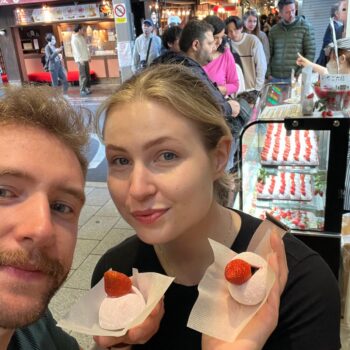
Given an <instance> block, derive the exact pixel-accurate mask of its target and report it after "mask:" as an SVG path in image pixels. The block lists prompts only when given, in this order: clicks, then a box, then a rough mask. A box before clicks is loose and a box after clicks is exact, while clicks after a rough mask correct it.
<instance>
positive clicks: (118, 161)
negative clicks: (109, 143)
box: [112, 158, 129, 165]
mask: <svg viewBox="0 0 350 350" xmlns="http://www.w3.org/2000/svg"><path fill="white" fill-rule="evenodd" d="M112 163H113V164H116V165H128V164H129V160H128V159H126V158H114V159H113V160H112Z"/></svg>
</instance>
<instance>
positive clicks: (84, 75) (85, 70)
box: [78, 61, 91, 92]
mask: <svg viewBox="0 0 350 350" xmlns="http://www.w3.org/2000/svg"><path fill="white" fill-rule="evenodd" d="M78 66H79V85H80V91H81V92H82V91H86V89H88V88H90V86H91V77H90V65H89V62H88V61H85V62H83V63H80V62H78Z"/></svg>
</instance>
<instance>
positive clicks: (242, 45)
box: [225, 16, 267, 91]
mask: <svg viewBox="0 0 350 350" xmlns="http://www.w3.org/2000/svg"><path fill="white" fill-rule="evenodd" d="M225 23H226V34H227V36H228V37H229V38H230V39H231V40H230V45H231V46H232V48H233V49H234V50H235V51H236V52H237V53H238V54H239V56H240V58H241V61H242V66H243V72H244V79H245V87H246V89H247V90H256V91H260V90H261V89H262V88H263V86H264V83H265V75H266V70H267V63H266V57H265V54H264V48H263V46H262V44H261V42H260V40H259V39H258V37H256V36H255V35H251V34H247V33H243V27H244V24H243V21H242V20H241V19H240V18H239V17H237V16H230V17H228V18H227V19H226V20H225Z"/></svg>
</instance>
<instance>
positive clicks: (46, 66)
mask: <svg viewBox="0 0 350 350" xmlns="http://www.w3.org/2000/svg"><path fill="white" fill-rule="evenodd" d="M40 61H41V64H42V65H43V67H44V70H45V72H47V71H48V70H49V67H48V63H49V62H48V61H46V55H45V54H44V55H42V56H41V57H40Z"/></svg>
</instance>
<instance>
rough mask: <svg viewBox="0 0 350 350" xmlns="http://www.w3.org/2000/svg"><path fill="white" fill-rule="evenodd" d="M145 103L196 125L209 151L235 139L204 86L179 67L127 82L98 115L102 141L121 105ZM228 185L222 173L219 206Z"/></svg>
mask: <svg viewBox="0 0 350 350" xmlns="http://www.w3.org/2000/svg"><path fill="white" fill-rule="evenodd" d="M143 100H151V101H155V102H157V103H159V104H162V105H165V106H167V107H169V108H171V109H173V110H174V111H176V112H177V113H179V114H180V115H182V116H183V117H184V118H186V119H188V120H190V121H191V122H192V123H194V124H195V125H196V127H197V129H198V131H199V133H200V135H201V137H202V140H203V145H204V147H205V148H206V149H207V150H208V151H209V150H212V149H215V147H216V146H217V145H218V142H219V141H220V139H221V138H222V137H223V136H228V137H230V138H231V137H232V136H231V131H230V129H229V127H228V126H227V124H226V121H225V119H224V116H223V115H222V112H221V108H220V107H219V106H218V104H217V103H216V100H215V98H214V97H213V96H212V93H211V92H210V91H209V89H208V87H207V86H206V85H205V83H203V82H202V80H201V79H200V78H199V77H198V76H196V75H194V74H193V73H192V72H191V70H190V69H189V68H187V67H185V66H182V65H177V64H170V65H166V64H162V65H156V66H154V67H150V68H148V69H146V70H144V71H143V72H142V73H141V74H138V75H135V76H133V77H132V78H131V79H130V80H128V81H126V82H124V83H123V84H122V85H121V86H120V87H119V89H118V90H117V91H116V93H114V94H113V95H111V96H110V97H109V98H108V99H107V100H106V101H105V102H104V103H103V104H102V105H101V107H100V109H99V111H98V112H97V118H96V121H95V126H96V128H97V130H99V135H100V137H101V138H102V139H103V134H104V127H105V125H106V120H107V118H109V117H110V115H111V113H112V112H113V113H118V107H119V106H121V105H124V104H130V103H132V102H133V101H143ZM104 111H105V112H106V113H105V115H106V117H105V121H104V123H103V128H102V131H101V130H100V127H99V125H100V121H101V118H102V114H103V112H104ZM140 117H141V116H140ZM116 137H117V136H116ZM229 185H230V179H229V177H228V175H227V174H222V177H221V178H220V179H218V180H217V181H216V182H215V183H214V190H215V194H216V198H217V200H218V202H219V203H223V202H224V200H225V199H226V195H227V193H228V187H229Z"/></svg>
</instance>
